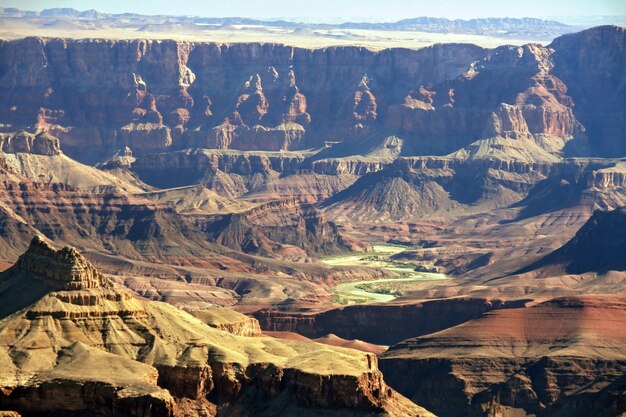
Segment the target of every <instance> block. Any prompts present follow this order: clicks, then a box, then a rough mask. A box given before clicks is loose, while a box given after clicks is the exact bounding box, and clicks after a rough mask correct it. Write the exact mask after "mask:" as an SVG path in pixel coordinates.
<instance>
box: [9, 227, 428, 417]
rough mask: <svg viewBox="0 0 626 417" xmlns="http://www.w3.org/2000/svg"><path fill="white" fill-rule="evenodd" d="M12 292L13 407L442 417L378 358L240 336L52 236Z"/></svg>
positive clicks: (37, 245) (22, 267) (224, 317)
mask: <svg viewBox="0 0 626 417" xmlns="http://www.w3.org/2000/svg"><path fill="white" fill-rule="evenodd" d="M0 288H1V294H2V319H1V321H0V358H1V359H2V364H3V367H2V372H1V374H0V385H1V386H2V390H1V391H0V392H1V395H0V407H1V408H3V409H14V410H17V411H19V412H23V413H25V414H35V413H41V412H56V413H63V412H68V413H69V412H99V413H105V414H106V413H117V414H122V415H137V416H177V415H206V414H207V413H208V415H213V414H215V413H218V414H219V415H232V414H237V415H263V414H264V413H265V414H268V415H273V414H274V413H276V412H277V410H281V411H280V412H281V413H287V414H293V415H319V413H326V412H328V413H330V414H332V415H344V414H346V415H358V414H362V415H397V416H409V415H410V416H416V415H419V416H432V414H430V413H429V412H427V411H425V410H424V409H422V408H420V407H418V406H416V405H415V404H413V403H412V402H410V401H409V400H407V399H406V398H404V397H403V396H401V395H400V394H398V393H397V392H395V391H394V390H392V389H391V388H389V387H388V386H387V385H386V384H385V382H384V381H383V378H382V374H381V373H380V371H379V370H378V368H377V358H376V356H375V355H373V354H367V353H363V352H359V351H355V350H352V349H343V348H336V347H330V346H327V345H320V344H317V343H313V342H298V341H288V340H277V339H273V338H270V337H262V336H257V337H248V336H240V335H236V334H233V333H230V332H229V331H228V330H229V329H228V327H229V326H228V325H224V323H228V322H229V317H228V313H225V312H223V311H222V312H221V313H220V314H217V315H215V316H210V315H207V314H198V316H199V317H200V318H201V319H203V320H205V321H208V322H210V323H211V324H213V325H214V326H215V325H216V326H215V327H212V326H209V325H207V324H205V322H204V321H203V320H201V319H199V318H196V317H194V316H193V315H190V314H188V313H186V312H184V311H182V310H179V309H177V308H175V307H172V306H170V305H168V304H165V303H160V302H151V301H145V300H140V299H137V298H135V297H133V295H132V294H131V293H130V292H129V291H128V290H126V289H123V288H119V287H117V286H115V285H113V284H112V283H111V282H109V281H108V280H107V278H106V277H105V276H104V275H102V274H101V273H100V272H98V271H97V270H96V269H95V268H94V267H93V266H92V265H91V264H90V263H89V262H88V261H87V260H86V259H85V258H84V257H83V256H82V255H81V254H80V253H78V251H76V249H74V248H72V247H65V248H63V249H60V250H55V249H53V248H52V247H51V246H50V245H49V244H48V243H47V242H46V241H45V240H44V239H42V238H40V237H35V238H34V239H33V241H32V243H31V245H30V247H29V249H28V251H27V252H26V253H24V254H23V255H22V256H21V257H20V258H19V260H18V261H17V262H16V264H15V265H14V266H13V267H12V268H11V269H9V270H8V271H5V272H4V273H2V275H1V278H0ZM232 314H233V315H236V314H237V313H232ZM219 327H221V328H224V329H225V330H220V329H219ZM325 410H327V411H325ZM330 414H329V415H330Z"/></svg>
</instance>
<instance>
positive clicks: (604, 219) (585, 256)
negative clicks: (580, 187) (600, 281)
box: [520, 207, 626, 275]
mask: <svg viewBox="0 0 626 417" xmlns="http://www.w3.org/2000/svg"><path fill="white" fill-rule="evenodd" d="M535 269H538V270H540V271H541V270H543V272H542V274H543V275H546V274H558V273H559V272H565V273H569V274H582V273H585V272H591V271H593V272H597V273H606V272H607V271H611V270H615V271H623V270H625V269H626V208H623V207H622V208H618V209H616V210H612V211H608V212H603V211H596V212H595V213H593V215H592V216H591V218H590V219H589V220H588V221H587V222H586V223H585V224H584V225H583V227H581V228H580V230H579V231H578V232H577V233H576V235H575V236H574V238H572V240H570V241H569V242H567V243H566V244H565V245H563V246H562V247H560V248H559V249H557V250H555V251H554V252H552V253H551V254H549V255H548V256H546V257H544V258H543V259H541V260H539V261H537V262H536V263H534V264H532V265H530V266H528V267H526V268H524V270H522V271H520V272H522V273H523V272H528V271H531V270H535Z"/></svg>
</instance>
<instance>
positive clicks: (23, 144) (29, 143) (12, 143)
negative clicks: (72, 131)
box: [0, 132, 61, 156]
mask: <svg viewBox="0 0 626 417" xmlns="http://www.w3.org/2000/svg"><path fill="white" fill-rule="evenodd" d="M0 151H2V152H5V153H30V154H33V155H48V156H52V155H60V154H61V148H60V146H59V139H57V138H55V137H54V136H52V135H50V134H47V133H40V134H37V135H33V134H30V133H27V132H19V133H17V134H16V135H14V136H8V135H1V134H0Z"/></svg>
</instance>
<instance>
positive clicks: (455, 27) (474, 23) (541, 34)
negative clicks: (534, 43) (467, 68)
mask: <svg viewBox="0 0 626 417" xmlns="http://www.w3.org/2000/svg"><path fill="white" fill-rule="evenodd" d="M0 11H1V14H0V15H1V16H2V17H5V18H6V17H9V18H10V17H14V18H16V17H17V18H31V19H32V18H43V19H85V20H96V19H106V20H109V21H113V22H114V21H116V20H119V19H124V20H125V21H126V22H125V23H129V22H128V19H130V20H131V21H132V20H142V21H144V23H168V24H177V23H178V24H183V23H184V24H195V25H199V26H200V25H221V26H230V25H252V26H273V27H280V28H293V29H298V28H303V27H305V28H310V29H366V30H390V31H417V32H431V33H459V34H473V35H489V36H498V37H520V35H523V36H525V37H526V38H529V39H536V38H546V39H547V38H554V37H556V36H559V35H562V34H564V33H570V32H574V31H576V30H577V29H579V28H580V27H579V26H574V25H567V24H565V23H561V22H558V21H556V20H543V19H537V18H528V17H526V18H509V17H503V18H481V19H470V20H462V19H454V20H451V19H445V18H436V17H426V16H422V17H415V18H410V19H403V20H399V21H397V22H345V23H338V24H330V23H303V22H292V21H288V20H261V19H252V18H245V17H198V16H147V15H140V14H136V13H121V14H110V13H101V12H98V11H97V10H93V9H91V10H85V11H79V10H76V9H72V8H53V9H44V10H42V11H41V12H35V11H24V10H20V9H16V8H4V9H0Z"/></svg>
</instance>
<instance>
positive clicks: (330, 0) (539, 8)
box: [0, 0, 626, 23]
mask: <svg viewBox="0 0 626 417" xmlns="http://www.w3.org/2000/svg"><path fill="white" fill-rule="evenodd" d="M0 6H1V7H15V8H19V9H22V10H35V11H41V10H43V9H49V8H64V7H68V8H74V9H77V10H88V9H95V10H97V11H99V12H103V13H139V14H146V15H189V16H206V17H250V18H258V19H285V20H300V21H313V20H316V21H329V22H340V21H348V20H352V21H365V20H367V21H394V20H401V19H405V18H410V17H418V16H429V17H441V18H448V19H474V18H485V17H512V18H523V17H534V18H541V19H555V20H557V19H561V20H564V21H567V20H570V19H568V18H581V17H590V18H598V17H602V18H604V19H603V22H604V23H611V20H612V18H614V22H616V23H622V22H623V21H624V17H625V16H626V3H624V2H623V0H601V1H597V2H594V3H590V2H588V1H586V0H569V1H568V0H555V1H552V2H550V3H549V4H548V3H546V2H544V1H540V0H527V1H525V2H523V3H521V4H520V3H519V2H516V3H515V4H509V3H503V2H501V1H496V0H482V1H479V2H473V3H471V4H469V3H467V2H466V1H463V0H448V1H445V2H426V1H416V0H388V1H386V2H384V3H381V2H379V1H377V0H376V1H374V0H361V1H356V0H343V1H336V0H318V2H317V4H316V7H315V8H311V7H310V2H304V1H288V0H270V1H264V2H249V1H248V2H247V1H245V0H231V1H230V2H228V4H225V3H224V2H216V1H207V2H202V3H201V4H198V2H197V1H191V0H179V1H177V2H175V3H172V2H169V1H164V0H155V1H149V0H137V1H134V2H132V3H129V2H127V1H121V0H111V1H107V2H102V1H95V0H64V1H61V0H33V1H29V2H28V4H25V2H24V1H20V0H0Z"/></svg>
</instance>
